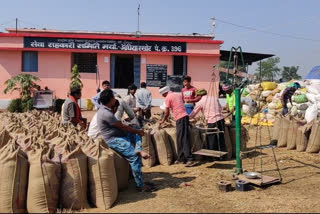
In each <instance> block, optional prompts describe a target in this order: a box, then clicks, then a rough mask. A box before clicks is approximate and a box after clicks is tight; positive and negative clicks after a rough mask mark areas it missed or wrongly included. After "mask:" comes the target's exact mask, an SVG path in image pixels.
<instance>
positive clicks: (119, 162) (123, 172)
mask: <svg viewBox="0 0 320 214" xmlns="http://www.w3.org/2000/svg"><path fill="white" fill-rule="evenodd" d="M111 151H112V152H113V153H114V168H115V170H116V176H117V184H118V190H119V191H121V190H125V189H127V188H128V184H129V163H128V161H127V160H126V159H125V158H124V157H122V156H121V155H120V154H119V153H117V152H115V151H114V150H111Z"/></svg>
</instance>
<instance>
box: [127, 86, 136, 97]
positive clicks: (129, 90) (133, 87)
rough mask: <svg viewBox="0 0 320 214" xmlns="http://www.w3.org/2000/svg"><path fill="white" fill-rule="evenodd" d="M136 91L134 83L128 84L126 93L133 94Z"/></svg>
mask: <svg viewBox="0 0 320 214" xmlns="http://www.w3.org/2000/svg"><path fill="white" fill-rule="evenodd" d="M136 91H137V86H136V85H135V84H131V85H129V86H128V94H132V95H134V94H135V93H136Z"/></svg>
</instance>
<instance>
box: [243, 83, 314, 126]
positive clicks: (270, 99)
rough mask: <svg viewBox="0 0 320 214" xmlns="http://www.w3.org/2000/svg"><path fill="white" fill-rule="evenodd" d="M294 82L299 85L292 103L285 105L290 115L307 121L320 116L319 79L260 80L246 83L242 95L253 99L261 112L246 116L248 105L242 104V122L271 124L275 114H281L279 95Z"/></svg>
mask: <svg viewBox="0 0 320 214" xmlns="http://www.w3.org/2000/svg"><path fill="white" fill-rule="evenodd" d="M294 82H298V83H299V84H300V86H301V88H300V89H298V90H296V92H295V94H294V95H293V97H292V105H291V103H290V102H289V103H288V104H287V107H288V109H289V112H290V115H291V116H294V117H297V118H299V119H306V121H307V122H308V123H309V122H311V121H312V120H314V119H315V118H317V116H318V117H319V116H320V80H307V81H304V82H302V81H295V80H292V81H290V82H285V83H279V84H277V83H275V82H262V83H261V84H255V85H248V86H247V87H246V89H245V90H244V92H243V93H242V96H243V97H250V98H252V99H253V100H255V101H256V102H257V104H258V106H259V107H260V110H261V112H257V114H256V115H254V116H253V117H252V118H251V117H248V116H246V114H247V112H248V110H249V106H247V105H242V110H243V112H244V114H245V115H244V116H243V117H242V123H243V124H248V123H249V124H250V123H251V124H255V125H257V124H259V125H266V126H273V125H274V122H275V120H276V116H277V115H278V114H281V111H282V103H281V96H282V94H283V92H284V90H285V89H286V88H287V87H292V86H293V84H294Z"/></svg>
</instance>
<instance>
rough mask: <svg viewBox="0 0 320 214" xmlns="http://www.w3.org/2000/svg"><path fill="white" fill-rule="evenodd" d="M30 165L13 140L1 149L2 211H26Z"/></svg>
mask: <svg viewBox="0 0 320 214" xmlns="http://www.w3.org/2000/svg"><path fill="white" fill-rule="evenodd" d="M28 170H29V165H28V161H27V158H26V157H25V155H24V153H23V152H22V151H21V150H20V149H19V148H18V146H17V145H16V144H15V143H14V142H13V140H11V141H10V142H9V143H8V144H7V145H5V146H4V147H3V148H2V149H0V213H25V212H26V200H27V185H28Z"/></svg>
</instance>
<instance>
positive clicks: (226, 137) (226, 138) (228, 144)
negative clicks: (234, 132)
mask: <svg viewBox="0 0 320 214" xmlns="http://www.w3.org/2000/svg"><path fill="white" fill-rule="evenodd" d="M224 142H225V144H226V152H228V154H227V156H226V157H227V160H230V159H231V158H232V144H231V139H230V134H229V127H228V126H225V127H224Z"/></svg>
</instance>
